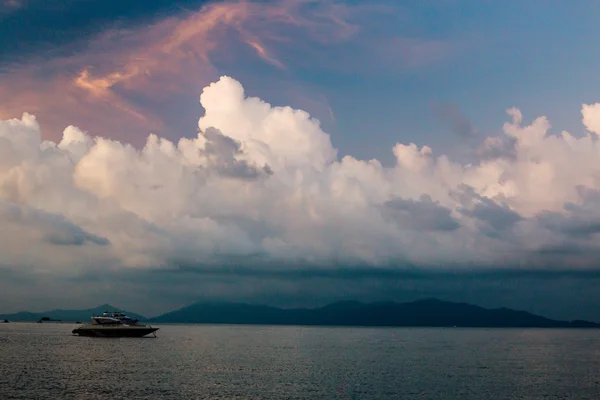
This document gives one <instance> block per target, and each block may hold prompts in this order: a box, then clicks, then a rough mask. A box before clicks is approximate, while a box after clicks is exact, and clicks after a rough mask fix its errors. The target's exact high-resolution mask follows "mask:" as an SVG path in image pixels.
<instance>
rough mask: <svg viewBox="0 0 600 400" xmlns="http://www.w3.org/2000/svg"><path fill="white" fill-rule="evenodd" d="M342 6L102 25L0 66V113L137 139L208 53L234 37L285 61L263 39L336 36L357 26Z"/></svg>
mask: <svg viewBox="0 0 600 400" xmlns="http://www.w3.org/2000/svg"><path fill="white" fill-rule="evenodd" d="M11 4H12V3H11ZM352 12H354V11H353V10H352V9H351V8H350V7H348V6H346V5H344V4H341V3H336V2H334V1H326V2H314V1H310V0H285V1H281V2H278V3H275V4H273V3H271V4H265V3H259V2H248V1H245V0H238V1H228V2H223V3H216V4H210V5H206V6H204V7H202V8H201V9H200V10H198V11H195V12H188V13H186V14H184V15H181V16H172V17H168V18H165V19H163V20H161V21H159V22H157V23H155V24H153V25H151V26H148V27H143V28H140V29H136V30H109V31H106V32H103V33H102V34H100V35H98V36H97V37H96V38H95V39H94V40H93V41H91V42H90V43H89V45H88V46H87V50H85V51H83V52H79V53H76V54H75V55H72V56H68V57H62V58H55V59H52V60H50V61H46V62H41V63H39V64H35V65H33V64H32V65H25V66H23V65H19V66H15V67H14V68H13V69H11V70H9V71H8V72H6V73H4V74H1V75H0V118H9V117H19V116H20V115H21V114H22V113H23V112H30V113H34V114H36V115H37V116H38V119H39V120H40V121H41V123H42V125H43V126H44V127H45V128H46V130H45V131H44V136H45V137H46V138H50V139H58V138H59V137H60V135H61V132H62V130H63V129H64V128H65V127H66V126H67V125H69V124H77V125H79V126H81V127H82V128H83V129H87V130H90V131H91V133H94V134H104V135H106V134H108V135H113V136H115V137H119V138H120V139H125V140H128V141H130V142H134V143H135V142H139V141H141V140H143V137H144V136H145V135H146V134H147V133H148V132H150V131H160V130H162V129H164V124H163V122H162V119H161V118H160V117H159V116H158V115H157V113H156V112H155V111H156V109H157V107H161V106H162V105H164V104H168V103H170V102H172V101H173V99H174V97H176V96H178V95H179V94H181V93H184V92H186V91H188V90H189V89H190V84H191V82H193V85H195V86H197V88H198V89H200V88H201V87H202V86H203V85H205V84H206V83H208V82H209V81H210V80H212V79H214V78H215V77H216V76H217V71H216V68H215V67H214V65H213V61H212V60H213V58H214V57H215V56H220V55H221V56H222V55H223V54H227V53H228V52H230V51H231V49H235V48H236V47H235V46H239V45H240V44H242V45H245V46H247V47H248V48H249V49H251V50H252V51H253V52H254V54H255V55H256V56H257V57H259V58H260V59H262V60H263V61H264V62H266V63H269V64H271V65H273V66H275V67H277V68H279V69H285V68H286V65H285V63H284V62H283V61H282V60H280V59H279V58H278V55H277V53H276V51H275V47H276V46H272V44H277V43H288V44H289V43H291V42H293V40H294V38H293V37H292V36H293V35H292V34H289V32H290V29H291V30H294V29H299V30H302V31H303V32H304V33H305V34H308V35H309V36H310V37H311V38H312V39H313V40H316V41H319V42H323V43H329V42H332V41H333V42H335V41H339V40H344V39H346V38H349V37H351V36H352V35H354V34H355V33H356V32H357V29H358V28H356V27H355V26H353V25H352V24H350V23H349V22H347V21H346V19H347V17H348V16H349V15H350V14H351V13H352ZM234 57H235V55H234ZM197 93H199V90H198V91H196V94H197ZM123 135H129V136H128V137H123ZM131 135H133V136H131Z"/></svg>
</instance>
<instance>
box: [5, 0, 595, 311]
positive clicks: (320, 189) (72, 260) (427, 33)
mask: <svg viewBox="0 0 600 400" xmlns="http://www.w3.org/2000/svg"><path fill="white" fill-rule="evenodd" d="M598 17H600V4H598V3H596V2H591V1H583V0H575V1H571V2H564V1H554V0H532V1H527V2H523V1H514V0H508V1H503V2H499V1H491V0H481V1H477V2H473V1H460V0H430V1H422V2H416V1H382V0H376V1H370V2H360V1H352V0H324V1H313V0H283V1H267V0H264V1H250V0H237V1H236V0H232V1H199V0H182V1H167V0H145V1H129V2H121V1H116V0H115V1H113V0H62V1H59V0H1V1H0V312H14V311H19V310H25V309H27V310H31V311H42V310H47V309H49V308H69V307H71V308H73V307H75V306H77V307H92V306H95V305H97V304H102V303H107V302H108V303H111V304H114V305H117V306H120V307H124V308H127V309H130V310H131V311H134V312H139V313H143V314H146V315H156V314H158V313H160V312H165V311H169V310H171V309H173V308H175V307H180V306H184V305H187V304H189V303H191V302H194V301H198V300H207V299H210V300H214V299H218V300H228V301H245V302H250V303H262V304H272V305H279V306H284V307H301V306H302V307H303V306H318V305H323V304H326V303H328V302H332V301H337V300H348V299H353V300H362V301H380V300H396V301H409V300H416V299H420V298H428V297H437V298H441V299H445V300H452V301H466V302H471V303H475V304H479V305H482V306H486V307H501V306H507V307H512V308H518V309H525V310H528V311H532V312H537V313H541V314H543V315H546V316H549V317H555V318H564V319H575V318H586V319H593V320H596V321H600V294H598V293H597V290H596V287H597V285H598V283H600V268H599V266H598V265H597V260H598V254H599V253H600V251H599V250H600V241H599V237H598V233H600V211H599V210H600V208H599V206H600V164H599V163H598V159H599V158H598V157H599V156H600V143H599V142H598V139H599V138H598V137H599V136H600V103H598V102H600V90H598V87H600V86H599V83H600V78H598V72H597V66H598V65H600V50H598V49H597V46H594V45H593V43H594V42H595V39H596V38H597V36H598V33H597V29H596V21H597V20H598Z"/></svg>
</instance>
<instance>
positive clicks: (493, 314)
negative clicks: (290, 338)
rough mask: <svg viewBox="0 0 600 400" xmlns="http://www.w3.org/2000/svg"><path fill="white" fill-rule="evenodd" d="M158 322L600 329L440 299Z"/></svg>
mask: <svg viewBox="0 0 600 400" xmlns="http://www.w3.org/2000/svg"><path fill="white" fill-rule="evenodd" d="M149 321H151V322H157V323H161V322H162V323H204V324H263V325H309V326H324V325H330V326H398V327H402V326H406V327H408V326H415V327H417V326H423V327H425V326H430V327H453V326H457V327H459V326H460V327H532V328H533V327H540V328H544V327H548V328H550V327H555V328H560V327H562V328H575V327H577V328H583V327H589V328H592V327H593V328H598V327H600V324H598V323H595V322H590V321H583V320H572V321H561V320H554V319H551V318H546V317H543V316H539V315H535V314H532V313H530V312H527V311H521V310H512V309H509V308H506V307H502V308H495V309H487V308H483V307H480V306H477V305H472V304H469V303H455V302H449V301H443V300H439V299H435V298H430V299H423V300H416V301H412V302H405V303H397V302H393V301H384V302H376V303H361V302H357V301H341V302H336V303H331V304H328V305H325V306H323V307H317V308H312V309H309V308H293V309H282V308H278V307H273V306H265V305H251V304H247V303H226V302H222V303H218V302H197V303H194V304H191V305H189V306H186V307H183V308H180V309H178V310H173V311H171V312H168V313H165V314H162V315H159V316H157V317H154V318H150V319H149Z"/></svg>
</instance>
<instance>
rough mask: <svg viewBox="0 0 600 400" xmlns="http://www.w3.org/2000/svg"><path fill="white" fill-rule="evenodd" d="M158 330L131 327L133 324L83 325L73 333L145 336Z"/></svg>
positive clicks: (105, 335) (96, 335)
mask: <svg viewBox="0 0 600 400" xmlns="http://www.w3.org/2000/svg"><path fill="white" fill-rule="evenodd" d="M157 330H158V328H153V327H151V326H144V327H141V326H140V327H137V326H136V327H131V326H115V327H106V326H102V327H99V326H82V327H79V328H76V329H73V334H75V335H79V336H88V337H111V338H115V337H117V338H118V337H144V336H147V335H149V334H151V333H154V332H156V331H157Z"/></svg>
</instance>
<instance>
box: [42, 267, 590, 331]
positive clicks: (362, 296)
mask: <svg viewBox="0 0 600 400" xmlns="http://www.w3.org/2000/svg"><path fill="white" fill-rule="evenodd" d="M396 268H397V269H381V268H372V267H343V266H340V267H338V268H337V269H332V270H327V271H324V270H320V269H316V268H310V267H309V268H307V267H303V266H300V265H299V266H298V267H297V268H292V269H290V270H285V271H282V270H280V269H279V270H277V269H274V268H261V267H260V266H256V267H254V268H242V267H224V268H218V267H214V268H206V267H204V266H193V265H188V266H187V267H182V268H180V269H175V270H155V271H106V270H102V269H98V270H96V271H86V272H85V274H84V275H82V276H78V277H76V278H73V279H72V280H71V281H67V282H61V284H64V285H70V286H76V287H80V288H85V290H84V291H85V293H87V295H88V296H89V297H88V299H87V300H86V301H91V298H93V299H95V303H90V306H93V305H96V303H97V304H101V303H105V302H106V301H108V300H110V301H111V302H113V300H111V299H114V301H116V302H118V303H119V305H121V306H123V307H125V306H127V307H129V308H131V309H133V311H136V310H137V311H139V312H142V313H143V314H147V315H156V314H159V313H161V312H164V311H169V310H171V309H173V308H177V307H181V306H184V305H188V304H191V303H193V302H195V301H228V302H245V303H251V304H267V305H275V306H283V307H315V306H320V305H325V304H328V303H331V302H335V301H340V300H358V301H364V302H370V301H389V300H393V301H413V300H417V299H423V298H439V299H442V300H448V301H464V302H468V303H472V304H478V305H481V306H484V307H492V308H493V307H503V306H506V307H510V308H515V309H523V310H526V311H531V312H536V313H540V314H542V315H545V316H548V317H553V318H562V319H576V318H582V319H591V320H597V321H600V312H599V311H598V310H597V307H595V305H596V304H597V303H598V301H600V293H598V291H597V285H598V284H599V283H600V272H599V271H585V270H571V269H567V267H565V268H564V269H562V270H554V271H546V270H534V269H527V270H518V269H515V268H501V267H498V268H496V269H484V268H476V267H473V268H471V269H462V270H459V269H456V270H454V271H451V270H447V271H442V270H427V269H419V268H415V267H412V266H406V267H402V268H398V267H396ZM41 290H43V289H41ZM107 290H108V292H107ZM124 293H135V299H134V298H132V297H130V296H129V295H127V296H125V295H124ZM149 303H151V304H149Z"/></svg>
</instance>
